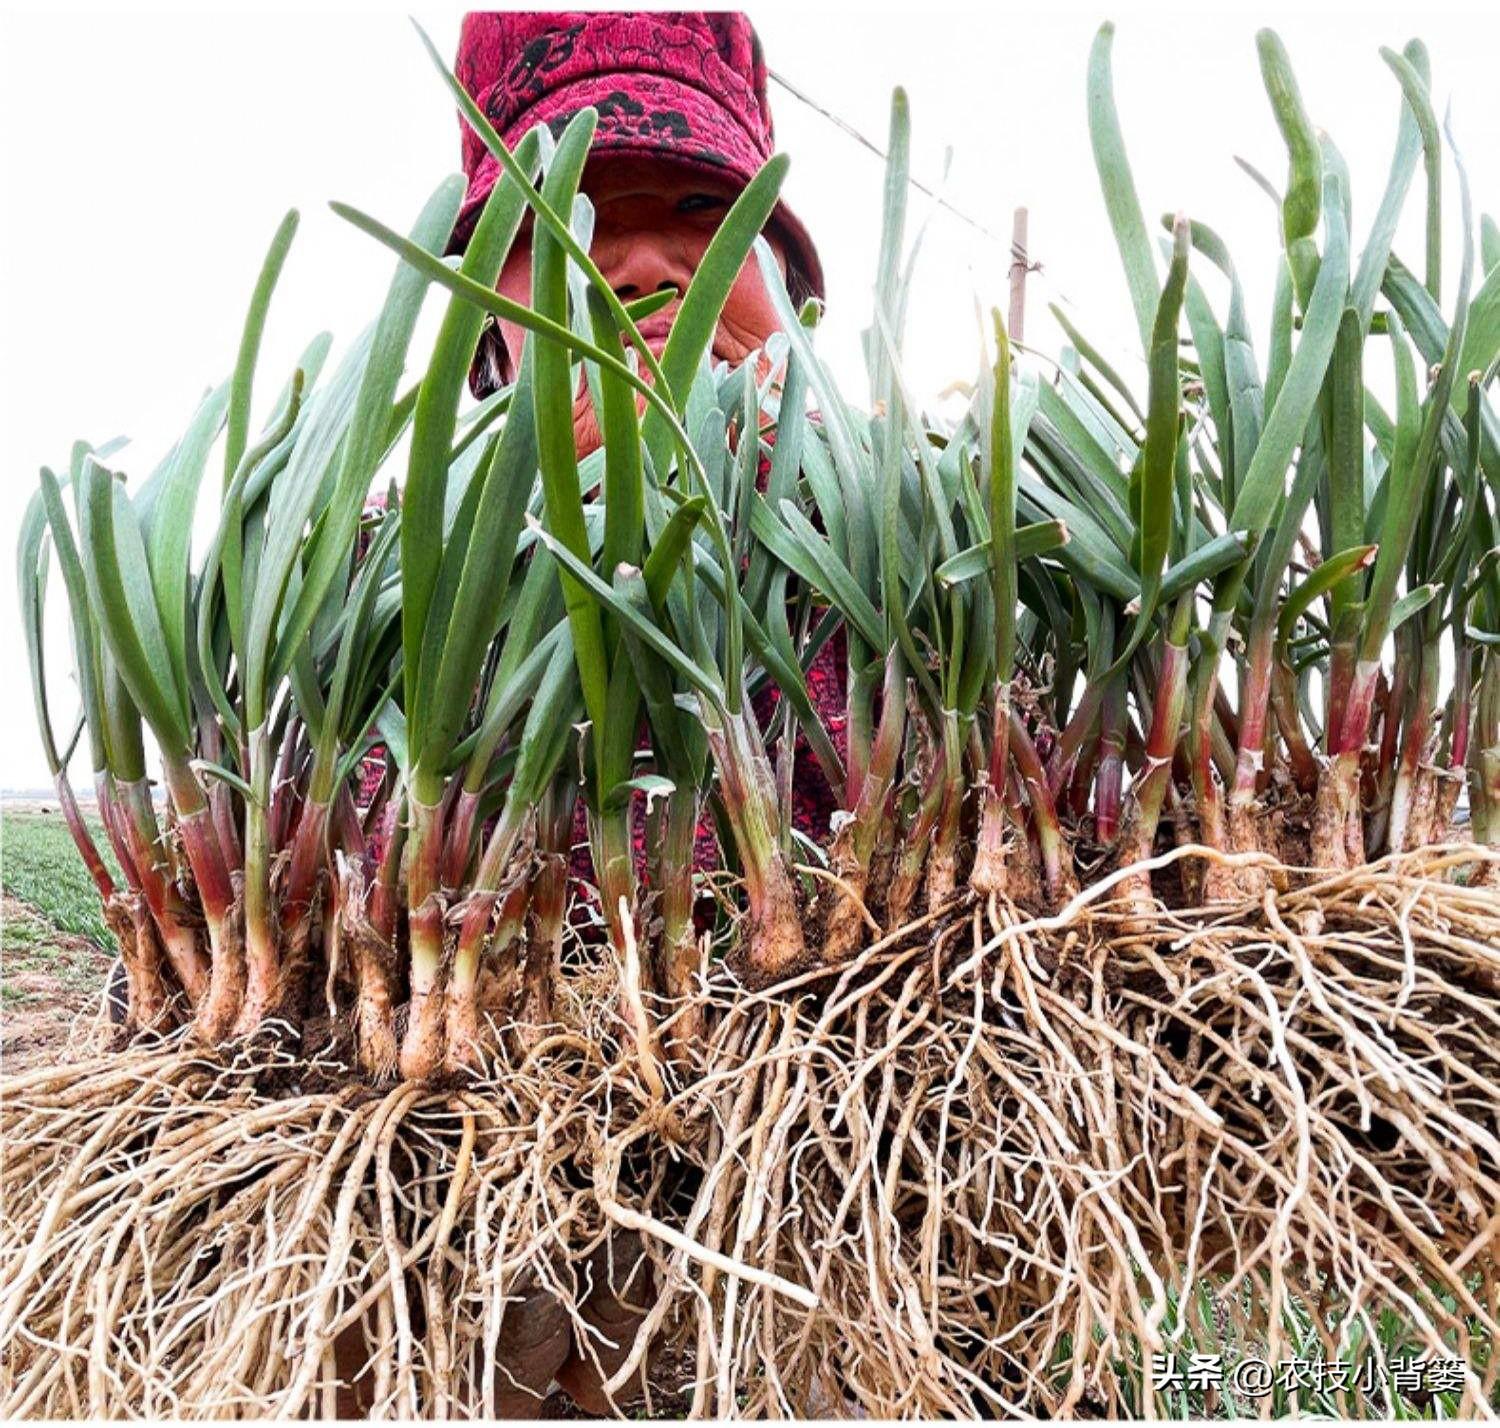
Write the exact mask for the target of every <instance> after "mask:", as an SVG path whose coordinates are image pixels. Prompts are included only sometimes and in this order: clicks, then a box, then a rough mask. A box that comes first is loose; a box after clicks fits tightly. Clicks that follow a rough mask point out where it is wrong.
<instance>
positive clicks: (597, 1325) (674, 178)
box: [450, 11, 843, 1416]
mask: <svg viewBox="0 0 1500 1428" xmlns="http://www.w3.org/2000/svg"><path fill="white" fill-rule="evenodd" d="M455 72H456V74H457V76H458V78H459V81H460V82H461V83H462V84H463V86H464V88H465V89H466V90H467V91H468V93H469V94H470V95H471V97H472V98H473V99H474V101H475V103H476V104H477V105H478V106H479V107H480V108H481V109H482V110H483V112H484V113H485V115H486V117H487V118H488V119H489V120H490V122H491V124H492V125H493V126H494V128H495V130H496V132H497V133H498V134H499V135H500V137H501V138H502V140H503V141H504V142H505V143H506V145H507V146H509V147H512V148H513V147H514V146H515V145H516V144H517V143H518V142H519V141H520V139H521V138H522V137H523V136H524V135H525V134H526V133H527V132H528V131H529V130H530V129H532V128H533V127H534V126H535V125H537V124H546V125H548V127H549V128H550V129H551V130H552V132H553V134H554V135H558V134H561V132H562V130H563V128H564V127H565V126H566V124H567V123H568V121H569V120H570V119H571V118H572V117H573V116H574V115H575V114H577V113H578V111H579V110H581V109H583V108H585V107H590V106H591V107H593V108H594V110H595V111H596V112H597V114H598V124H597V128H596V130H595V134H594V138H593V142H592V145H591V147H590V151H589V156H588V159H587V161H586V163H585V166H584V170H583V176H582V182H581V188H582V191H583V192H584V194H585V195H587V197H588V199H589V201H590V202H591V204H592V205H593V210H594V225H593V237H592V241H591V244H590V255H591V257H592V258H593V260H594V262H595V263H596V265H597V266H598V268H599V270H600V272H601V273H602V274H603V276H604V278H605V280H606V281H607V282H608V283H609V284H610V285H611V286H612V287H613V288H614V290H615V292H616V293H617V294H618V295H619V296H620V297H621V298H622V299H625V300H630V299H634V298H639V297H644V296H646V295H647V294H650V293H653V292H658V291H662V290H665V289H675V290H676V291H677V293H678V298H677V300H675V301H673V302H671V303H669V304H668V305H667V306H666V307H665V308H663V309H662V310H661V311H660V312H658V313H656V314H653V315H652V316H651V317H650V318H648V319H647V320H646V321H645V323H644V324H643V325H642V334H643V336H644V337H645V338H646V340H647V342H648V344H649V345H650V346H651V347H652V348H653V350H654V351H656V352H657V353H658V354H659V353H660V352H661V350H662V348H663V347H664V346H665V344H666V340H667V336H668V334H669V332H670V331H671V325H672V322H673V320H674V318H675V316H676V313H677V309H678V307H679V305H680V301H681V295H682V294H683V293H684V292H685V291H686V289H687V286H688V284H689V283H690V282H691V280H692V277H693V274H694V272H695V271H696V270H697V267H698V264H699V262H700V261H701V259H702V257H703V253H704V251H705V249H706V248H707V246H708V244H709V241H710V240H711V239H712V237H713V235H714V232H715V231H716V229H717V227H718V225H719V223H720V221H721V220H722V218H723V216H724V214H725V213H726V212H727V210H728V209H729V207H730V205H731V204H732V203H733V202H734V200H735V197H736V196H737V195H738V194H739V193H740V192H741V190H743V188H744V187H745V185H746V184H748V183H749V182H750V180H751V179H752V178H753V177H754V176H755V174H756V173H757V172H758V171H759V170H760V168H761V167H762V165H763V164H764V163H765V162H766V161H767V160H768V159H770V158H771V156H772V154H773V153H774V149H775V140H774V128H773V125H772V118H771V107H770V103H769V99H768V96H767V80H768V71H767V67H766V61H765V56H764V54H763V52H762V49H761V44H760V40H759V37H758V36H757V35H756V33H755V29H754V27H753V26H752V25H751V23H750V21H749V20H748V18H746V16H744V15H743V14H738V13H712V12H699V11H692V12H650V13H643V12H599V11H589V12H583V11H568V12H541V13H538V12H531V13H524V12H515V11H507V12H502V13H493V12H476V13H471V14H469V15H467V16H465V18H464V21H463V26H462V30H461V34H460V39H459V48H458V58H457V63H456V66H455ZM461 134H462V147H463V166H464V173H465V176H466V178H467V180H468V188H467V192H466V195H465V198H464V203H463V206H462V208H461V210H460V214H459V219H458V223H457V225H456V227H455V232H454V240H453V242H452V244H451V245H450V247H451V250H452V251H455V252H461V251H462V249H463V247H464V244H465V243H466V241H467V239H468V237H469V235H470V234H471V233H472V231H473V227H474V224H475V222H476V221H477V219H478V216H479V213H480V210H481V209H482V208H483V205H484V202H485V199H486V198H488V196H489V194H490V192H491V191H492V189H493V188H494V186H495V183H496V181H497V179H498V177H499V174H500V172H501V169H500V164H499V161H498V160H497V159H496V158H495V156H494V155H493V154H492V153H490V151H489V149H488V148H487V147H486V146H485V144H484V142H483V141H482V140H481V139H480V137H479V135H478V134H477V133H476V132H475V131H474V130H473V128H472V127H471V126H470V125H469V124H467V123H466V122H463V121H461ZM765 236H766V239H767V241H768V243H769V244H770V246H771V249H772V252H773V253H774V254H775V257H776V261H777V264H778V266H779V267H780V269H781V272H782V275H783V279H784V281H785V283H786V285H787V290H788V293H789V294H790V296H791V297H792V299H793V302H794V303H797V304H800V303H801V302H802V301H804V300H805V299H807V298H809V297H812V298H817V299H819V300H821V299H822V298H823V296H824V283H823V269H822V265H821V263H820V261H819V258H818V252H817V249H816V247H815V246H814V244H813V242H812V239H811V237H810V235H809V234H808V232H807V230H806V228H805V227H804V226H803V225H802V223H801V221H800V220H799V219H798V218H797V217H796V215H795V214H794V213H793V212H792V210H791V209H790V208H789V207H788V206H787V205H786V203H785V202H781V203H778V205H777V207H776V208H775V210H774V211H773V213H772V216H771V218H770V220H769V222H768V224H767V227H766V232H765ZM497 288H498V290H499V291H500V292H501V293H502V294H503V295H504V296H506V297H509V298H511V299H513V300H514V301H516V302H519V303H522V304H529V302H530V294H531V245H530V243H529V241H527V237H526V233H525V232H523V234H522V236H521V237H520V238H519V239H518V241H517V242H516V243H515V244H514V245H513V247H512V249H511V252H510V254H509V256H508V258H507V260H506V262H505V264H504V265H503V268H502V270H501V273H500V276H499V279H498V282H497ZM779 325H780V324H779V322H778V320H777V317H776V312H775V309H774V307H773V306H772V303H771V300H770V297H769V294H768V293H767V291H766V287H765V283H764V281H763V278H762V275H761V271H760V267H759V264H758V263H757V262H756V260H755V258H754V256H753V255H752V256H751V257H750V258H749V259H748V260H747V262H746V263H745V265H744V267H743V268H742V269H741V271H740V273H739V275H738V277H737V279H736V281H735V283H734V285H733V288H732V290H731V292H730V294H729V297H728V300H727V301H726V303H725V304H724V308H723V311H722V312H721V314H720V317H719V322H718V326H717V329H716V331H715V333H714V337H713V342H712V353H713V359H714V360H715V361H718V362H726V363H729V364H731V365H737V364H739V363H742V362H744V361H746V360H747V359H748V358H750V357H751V355H752V354H755V353H764V351H765V348H766V344H767V341H768V339H769V338H770V337H771V336H772V335H773V334H774V333H775V332H776V331H777V330H778V327H779ZM527 340H532V339H529V338H528V336H527V334H526V333H525V332H524V331H523V330H522V329H520V328H519V327H517V326H515V325H514V324H511V323H509V322H504V321H501V322H497V323H491V324H489V325H487V327H486V328H485V330H484V334H483V336H482V338H481V341H480V345H479V349H478V352H477V353H476V357H475V361H474V365H473V368H472V370H471V372H470V386H471V388H472V390H473V391H474V394H475V395H476V396H479V397H483V396H486V395H488V394H489V393H491V392H493V391H496V390H498V389H499V388H500V387H502V386H504V385H505V384H507V383H508V382H510V381H511V380H513V378H514V375H515V372H516V370H517V367H518V364H519V359H520V353H521V345H522V343H523V342H524V341H527ZM573 424H574V434H575V438H576V442H577V446H578V452H579V455H580V456H584V455H587V454H588V453H589V452H590V451H593V450H595V449H596V448H597V447H598V445H599V443H600V435H599V424H598V419H597V417H596V416H595V413H594V411H593V407H592V403H591V401H590V398H589V393H588V386H587V383H586V381H584V380H583V378H582V373H580V383H579V391H578V394H577V398H576V400H575V404H574V412H573ZM842 650H843V641H842V638H841V636H836V637H835V639H834V640H831V641H829V643H828V644H827V645H825V647H824V648H823V650H822V651H821V652H820V654H819V656H818V658H817V660H816V661H815V662H814V664H813V667H812V668H811V670H810V671H809V684H810V687H811V691H812V694H813V698H814V702H815V704H816V705H817V706H818V708H819V710H820V712H821V713H822V714H823V717H824V718H825V720H827V721H828V723H829V724H830V726H831V731H832V733H833V735H834V738H835V741H836V742H841V741H842V740H841V734H842V724H843V719H842V705H843V699H842V684H843V679H842V668H841V664H842ZM774 698H775V694H774V692H769V693H768V695H767V697H766V698H764V699H763V700H762V701H761V702H760V705H759V707H758V708H757V711H756V712H757V714H758V716H759V717H760V719H761V721H762V727H763V728H766V727H769V715H770V711H771V705H772V703H773V701H774ZM799 746H800V747H799V749H798V757H797V770H798V775H797V786H796V787H795V789H794V792H793V809H792V814H793V821H794V823H795V824H796V825H797V826H798V827H799V828H801V830H802V831H803V832H805V833H807V834H808V835H809V836H812V837H815V838H823V837H826V836H827V834H828V831H829V819H830V816H831V814H832V813H833V811H834V808H835V807H836V802H835V799H834V796H833V793H832V790H831V789H829V787H828V785H827V784H826V782H825V781H824V779H823V778H822V775H821V773H820V772H819V771H818V769H817V766H816V764H815V763H814V761H813V759H812V757H811V754H810V752H809V751H808V749H807V746H806V744H805V741H802V740H800V739H799ZM577 831H578V837H577V839H575V841H579V842H581V841H582V837H583V825H582V819H581V810H580V822H579V826H578V830H577ZM705 842H706V843H708V844H710V845H711V843H712V839H711V838H708V839H700V845H702V844H704V843H705ZM582 867H583V870H584V871H586V870H587V857H586V855H584V856H583V860H582ZM586 1276H587V1278H588V1280H589V1284H588V1286H587V1288H588V1292H587V1293H586V1294H585V1295H581V1296H580V1297H581V1299H582V1303H581V1304H580V1318H581V1319H582V1321H583V1323H584V1325H586V1326H587V1327H586V1330H585V1331H583V1332H580V1331H579V1330H577V1329H573V1330H572V1332H571V1333H567V1332H561V1331H560V1329H561V1326H559V1325H557V1324H556V1323H555V1318H556V1314H555V1306H551V1305H550V1304H549V1302H547V1301H546V1300H545V1299H544V1298H543V1297H542V1296H528V1302H527V1303H526V1304H525V1305H524V1306H518V1309H519V1310H520V1312H519V1314H518V1316H517V1324H516V1334H517V1340H516V1343H515V1346H514V1347H515V1349H516V1350H517V1352H516V1353H515V1354H514V1355H512V1356H511V1360H510V1361H511V1364H512V1366H513V1367H512V1369H511V1372H510V1378H511V1380H512V1381H511V1382H509V1383H508V1384H507V1389H508V1391H507V1392H506V1394H505V1395H504V1411H505V1412H506V1413H507V1414H508V1415H512V1416H521V1415H522V1414H527V1415H528V1416H529V1414H530V1413H533V1412H535V1411H536V1410H537V1409H538V1408H539V1406H540V1402H541V1396H542V1394H543V1393H544V1392H545V1391H546V1389H547V1386H548V1383H549V1381H550V1380H551V1379H553V1378H555V1380H556V1382H557V1384H558V1385H559V1386H561V1387H562V1388H563V1389H564V1391H565V1392H566V1393H567V1394H568V1395H569V1396H570V1397H571V1398H572V1399H573V1400H574V1401H575V1402H576V1403H577V1404H578V1405H579V1406H580V1407H581V1408H583V1409H584V1410H585V1411H586V1412H589V1413H592V1414H597V1415H600V1416H603V1415H607V1414H609V1413H611V1412H612V1411H613V1405H612V1404H611V1403H610V1401H609V1399H608V1398H607V1397H606V1396H605V1394H604V1392H603V1383H604V1381H605V1380H606V1379H607V1378H608V1377H609V1375H610V1374H611V1373H612V1372H613V1371H614V1370H615V1369H616V1368H618V1367H619V1366H620V1365H621V1364H622V1363H623V1361H624V1356H625V1354H626V1352H627V1351H628V1349H629V1347H630V1344H631V1342H632V1340H633V1339H634V1336H635V1332H636V1328H637V1327H638V1325H639V1324H640V1323H641V1321H642V1320H643V1319H644V1317H645V1315H646V1313H647V1311H648V1309H649V1305H650V1301H651V1298H652V1292H651V1283H650V1273H649V1266H648V1264H647V1263H646V1262H645V1261H643V1259H642V1257H641V1250H640V1247H639V1245H638V1243H635V1242H634V1238H633V1237H632V1236H613V1237H611V1238H609V1239H608V1240H606V1242H604V1243H603V1244H601V1246H600V1247H599V1252H598V1253H596V1254H595V1255H594V1256H593V1258H592V1261H591V1263H590V1265H589V1266H588V1267H587V1269H586ZM585 1337H586V1338H587V1340H588V1343H587V1345H585V1343H584V1342H583V1340H584V1338H585ZM501 1358H502V1361H503V1360H504V1359H505V1358H506V1355H505V1354H504V1353H503V1352H502V1355H501ZM641 1372H642V1373H644V1369H643V1370H642V1371H641Z"/></svg>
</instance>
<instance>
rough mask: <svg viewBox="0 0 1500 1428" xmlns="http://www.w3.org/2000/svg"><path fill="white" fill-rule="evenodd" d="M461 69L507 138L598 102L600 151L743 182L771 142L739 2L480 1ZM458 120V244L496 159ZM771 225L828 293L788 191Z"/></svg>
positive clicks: (818, 288)
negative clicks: (547, 7)
mask: <svg viewBox="0 0 1500 1428" xmlns="http://www.w3.org/2000/svg"><path fill="white" fill-rule="evenodd" d="M455 70H456V73H457V75H458V78H459V81H460V83H462V84H463V86H464V88H465V89H467V90H468V91H469V93H470V94H471V95H473V97H474V100H475V102H476V103H477V104H478V105H479V106H480V108H481V109H483V110H484V112H485V114H486V115H487V116H488V118H489V120H490V122H491V123H492V124H493V125H494V126H495V129H496V131H497V132H498V133H499V135H500V137H501V138H502V139H504V140H505V142H506V144H507V145H509V146H510V147H512V148H514V147H515V145H516V144H517V143H518V142H519V141H520V139H521V137H522V136H523V135H524V134H525V133H526V131H527V130H529V129H531V128H532V127H533V126H534V125H536V124H547V125H548V126H549V127H550V128H551V129H552V131H553V133H554V134H560V133H561V132H562V130H563V127H564V126H565V125H566V124H567V122H568V120H569V119H571V118H572V117H573V115H574V114H576V113H577V112H578V111H579V110H580V109H584V108H587V107H588V106H590V105H592V106H593V107H594V108H595V109H596V110H598V112H599V127H598V129H597V131H596V132H595V135H594V144H593V152H595V153H630V154H655V155H659V156H661V157H664V158H670V159H671V161H672V162H673V163H678V164H685V165H688V166H689V167H692V168H697V169H701V170H703V171H704V172H706V173H711V174H715V175H718V176H719V177H721V178H724V177H727V178H730V179H732V180H736V181H737V182H738V183H740V184H742V185H743V184H746V183H749V181H750V180H751V179H752V178H753V177H754V176H755V174H756V172H757V171H758V170H759V169H760V167H761V166H762V165H763V164H764V163H765V162H766V160H767V159H769V158H770V157H771V156H772V154H773V153H774V152H775V139H774V132H773V129H772V125H771V107H770V104H769V103H768V102H767V98H766V61H765V56H764V55H763V54H762V52H761V47H760V40H759V38H758V37H757V35H756V33H755V30H754V28H753V27H752V26H751V24H750V21H749V20H748V19H747V18H746V17H745V16H744V15H742V14H738V13H716V12H706V11H671V12H665V11H664V12H653V11H600V10H587V11H585V10H570V11H541V12H538V11H500V12H495V11H475V12H472V13H470V14H468V15H466V16H464V22H463V30H462V32H461V34H460V36H459V42H458V62H457V65H456V67H455ZM462 128H463V158H464V173H465V174H466V175H467V177H468V180H469V191H468V194H467V196H466V197H465V199H464V205H463V209H462V211H461V212H460V214H459V219H458V226H457V229H456V232H455V237H456V240H457V242H458V243H459V244H460V245H461V244H462V243H463V242H466V241H467V239H468V235H469V233H470V232H471V231H472V229H473V226H474V223H475V221H476V220H477V219H478V217H479V210H480V208H481V207H482V206H483V204H484V200H485V199H486V198H487V197H488V195H489V192H490V190H491V189H492V188H494V186H495V179H496V176H497V174H498V172H499V167H500V166H499V164H498V162H497V161H496V159H495V157H494V155H493V154H491V153H490V152H489V150H488V149H486V148H485V146H484V143H483V141H482V140H481V139H480V137H479V136H478V134H476V133H475V132H474V130H473V129H472V128H471V127H470V126H469V125H468V124H467V123H464V124H463V126H462ZM771 226H772V227H773V228H774V229H775V230H776V232H777V235H778V237H780V238H781V239H782V241H783V243H784V244H785V246H786V251H787V259H788V262H789V263H790V264H791V265H792V267H794V268H795V269H796V270H797V272H798V273H799V274H800V275H801V277H802V278H803V279H804V280H805V281H806V283H807V285H808V287H809V288H811V290H812V291H813V292H814V293H816V294H817V295H818V296H819V297H822V296H823V266H822V264H821V263H820V262H819V261H818V250H817V249H816V248H815V247H814V246H813V242H812V239H811V238H810V237H809V236H808V233H807V230H806V229H805V228H804V227H803V226H802V224H801V222H800V221H799V220H798V219H797V217H796V215H794V214H793V213H792V211H791V210H790V209H789V208H788V207H787V206H786V204H785V203H781V204H778V205H777V207H776V211H775V212H774V213H773V214H772V216H771Z"/></svg>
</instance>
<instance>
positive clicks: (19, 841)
mask: <svg viewBox="0 0 1500 1428" xmlns="http://www.w3.org/2000/svg"><path fill="white" fill-rule="evenodd" d="M90 826H91V828H92V829H93V831H94V834H95V837H96V839H97V840H98V842H99V847H100V849H101V851H102V852H103V853H104V859H105V862H106V863H107V864H108V865H109V868H110V871H111V872H117V869H116V866H115V861H114V858H113V857H112V856H111V855H110V853H109V850H108V846H107V844H106V842H105V840H104V837H103V834H102V830H101V829H100V828H99V826H98V824H97V823H95V822H92V821H91V823H90ZM0 886H3V888H4V890H5V892H6V894H7V895H8V896H10V897H15V898H20V900H21V901H22V902H24V903H27V904H28V905H29V906H30V907H31V908H33V909H35V911H36V913H37V914H38V916H39V917H41V918H42V919H43V920H44V921H45V922H47V923H49V924H50V925H51V926H53V927H55V928H56V929H57V930H58V931H60V932H70V933H72V934H74V935H75V936H77V937H86V938H88V940H89V941H90V942H92V943H94V944H95V946H97V947H101V948H103V949H105V950H106V951H108V952H110V953H113V952H114V950H115V940H114V938H113V937H112V936H111V935H110V932H109V929H108V928H107V927H106V926H105V925H104V917H103V914H102V913H101V911H100V908H99V894H98V892H97V890H96V889H95V887H94V884H93V881H92V880H91V879H90V877H89V875H88V871H87V870H86V869H85V868H84V866H83V860H82V859H81V858H80V857H79V856H78V850H77V849H76V848H75V847H74V846H73V840H72V838H71V837H70V836H69V834H68V829H67V825H66V824H65V823H64V822H63V820H62V818H61V817H60V816H59V815H58V814H56V813H43V812H39V811H32V810H30V809H27V810H24V811H22V810H16V811H13V810H11V809H6V810H5V812H4V813H3V815H0ZM6 940H7V943H9V941H10V939H9V937H7V939H6ZM8 950H9V949H8Z"/></svg>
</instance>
